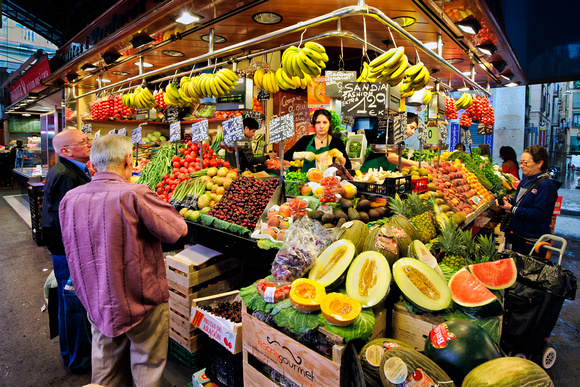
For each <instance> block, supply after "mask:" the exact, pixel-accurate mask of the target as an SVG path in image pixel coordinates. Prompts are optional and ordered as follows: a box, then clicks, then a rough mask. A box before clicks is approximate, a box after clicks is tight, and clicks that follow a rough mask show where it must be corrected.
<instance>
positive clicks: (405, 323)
mask: <svg viewBox="0 0 580 387" xmlns="http://www.w3.org/2000/svg"><path fill="white" fill-rule="evenodd" d="M444 321H445V320H444V319H443V318H441V317H438V316H435V315H433V314H429V313H425V314H414V313H411V312H409V311H408V310H407V308H405V306H404V305H403V304H402V303H400V302H397V303H396V304H395V305H394V308H393V320H392V334H391V337H392V338H393V339H397V340H401V341H402V342H404V343H407V344H409V345H410V346H412V347H413V348H415V350H417V351H423V350H424V349H425V340H427V338H428V337H429V332H431V329H433V328H434V327H435V326H437V325H439V324H441V323H442V322H444Z"/></svg>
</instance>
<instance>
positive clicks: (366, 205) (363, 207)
mask: <svg viewBox="0 0 580 387" xmlns="http://www.w3.org/2000/svg"><path fill="white" fill-rule="evenodd" d="M370 208H371V202H370V201H368V200H365V199H361V200H359V201H358V203H357V204H356V210H357V211H359V212H360V211H365V212H367V211H368V210H370Z"/></svg>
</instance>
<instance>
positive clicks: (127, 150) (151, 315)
mask: <svg viewBox="0 0 580 387" xmlns="http://www.w3.org/2000/svg"><path fill="white" fill-rule="evenodd" d="M132 159H133V157H132V145H131V141H130V139H129V138H128V137H125V136H119V135H107V136H103V137H101V138H99V139H98V140H97V141H95V143H94V144H93V147H92V149H91V162H92V164H93V166H94V168H95V169H96V170H97V173H96V174H95V175H94V176H93V180H92V181H91V182H90V183H88V184H86V185H84V186H81V187H78V188H75V189H73V190H71V191H69V192H68V193H67V194H66V195H65V197H64V198H63V200H62V202H61V206H60V222H61V228H62V236H63V242H64V247H65V250H66V253H67V259H68V263H69V267H70V273H71V277H72V281H73V284H74V286H75V290H76V292H77V295H78V297H79V299H80V300H81V302H82V304H83V305H84V307H85V308H86V310H87V314H88V317H89V320H90V322H91V328H92V334H93V345H92V347H93V348H92V368H93V372H92V378H91V381H92V383H96V384H100V385H107V386H131V385H133V383H134V385H136V386H161V384H162V378H163V370H164V368H165V364H166V361H167V348H168V342H169V307H168V303H167V301H168V299H169V291H168V287H167V279H166V277H165V266H164V262H163V254H162V250H161V242H166V243H175V242H177V240H178V239H179V238H180V237H183V236H185V235H186V234H187V225H186V223H185V221H184V220H183V218H181V217H180V216H179V214H178V213H177V211H176V210H175V209H174V208H173V206H171V205H169V204H167V203H165V202H164V201H163V200H161V199H160V198H159V197H158V196H157V194H156V193H155V192H153V191H152V190H151V189H150V188H149V187H148V186H146V185H141V184H132V183H130V179H131V174H132V171H133V167H132V165H133V163H132Z"/></svg>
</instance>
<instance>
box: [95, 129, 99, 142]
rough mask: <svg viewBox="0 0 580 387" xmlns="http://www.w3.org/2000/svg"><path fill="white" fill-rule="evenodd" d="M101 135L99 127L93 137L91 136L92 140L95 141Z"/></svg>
mask: <svg viewBox="0 0 580 387" xmlns="http://www.w3.org/2000/svg"><path fill="white" fill-rule="evenodd" d="M99 137H101V129H99V130H97V131H96V132H95V137H94V138H93V142H95V141H97V140H98V139H99Z"/></svg>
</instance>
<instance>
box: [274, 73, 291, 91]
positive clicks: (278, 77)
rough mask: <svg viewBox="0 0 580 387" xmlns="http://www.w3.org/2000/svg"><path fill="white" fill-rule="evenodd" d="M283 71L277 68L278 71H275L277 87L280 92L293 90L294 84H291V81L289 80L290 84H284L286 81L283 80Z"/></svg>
mask: <svg viewBox="0 0 580 387" xmlns="http://www.w3.org/2000/svg"><path fill="white" fill-rule="evenodd" d="M283 74H284V70H283V69H282V67H280V68H278V70H276V82H277V83H278V86H280V88H281V89H282V90H288V89H293V88H294V83H293V82H292V80H291V79H290V83H288V82H286V79H285V78H284V75H283Z"/></svg>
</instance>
